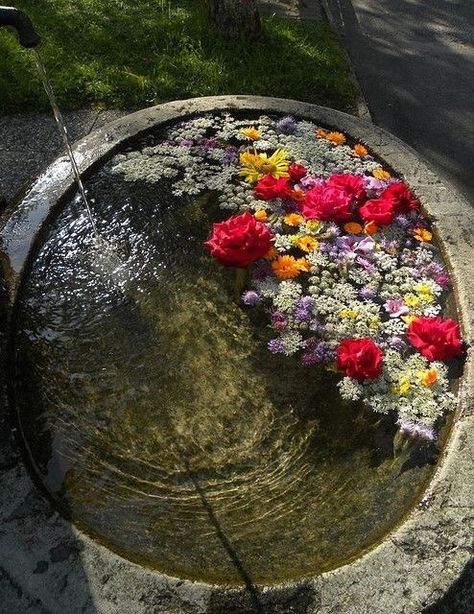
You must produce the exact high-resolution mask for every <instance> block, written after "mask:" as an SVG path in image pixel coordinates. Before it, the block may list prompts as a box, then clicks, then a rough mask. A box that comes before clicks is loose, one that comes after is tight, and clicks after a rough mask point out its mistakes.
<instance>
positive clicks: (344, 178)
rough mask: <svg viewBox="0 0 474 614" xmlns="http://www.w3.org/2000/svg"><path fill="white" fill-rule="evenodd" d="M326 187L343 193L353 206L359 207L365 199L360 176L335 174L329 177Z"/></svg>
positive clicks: (362, 181) (365, 195)
mask: <svg viewBox="0 0 474 614" xmlns="http://www.w3.org/2000/svg"><path fill="white" fill-rule="evenodd" d="M328 185H329V186H331V187H333V188H336V189H338V190H340V191H341V192H343V193H344V194H345V195H346V196H348V197H349V198H350V199H351V202H352V203H353V204H358V205H360V204H362V202H364V201H365V200H366V199H367V194H366V192H365V183H364V180H363V179H362V177H361V176H360V175H352V174H351V173H336V174H334V175H331V177H329V179H328Z"/></svg>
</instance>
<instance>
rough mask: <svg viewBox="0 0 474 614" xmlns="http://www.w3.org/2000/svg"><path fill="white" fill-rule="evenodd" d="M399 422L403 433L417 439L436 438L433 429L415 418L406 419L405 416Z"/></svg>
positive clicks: (431, 439) (432, 439)
mask: <svg viewBox="0 0 474 614" xmlns="http://www.w3.org/2000/svg"><path fill="white" fill-rule="evenodd" d="M397 424H398V425H399V427H400V431H401V432H402V433H404V434H405V435H409V436H410V437H414V438H415V439H425V440H426V441H434V440H435V439H436V436H435V433H434V431H433V429H432V428H430V427H428V426H425V425H424V424H418V423H416V422H414V421H413V420H404V419H403V418H400V420H398V423H397Z"/></svg>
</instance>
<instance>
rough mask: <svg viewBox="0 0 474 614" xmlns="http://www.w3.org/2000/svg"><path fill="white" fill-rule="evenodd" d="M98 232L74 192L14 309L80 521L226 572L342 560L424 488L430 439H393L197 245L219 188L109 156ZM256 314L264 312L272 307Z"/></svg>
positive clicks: (19, 358) (91, 185)
mask: <svg viewBox="0 0 474 614" xmlns="http://www.w3.org/2000/svg"><path fill="white" fill-rule="evenodd" d="M87 188H88V190H89V193H90V194H92V195H93V197H94V200H93V202H92V203H91V206H92V207H93V212H94V217H95V219H96V220H97V224H98V231H99V234H100V235H101V236H104V237H105V238H106V239H108V241H110V242H111V243H113V244H116V245H118V246H119V249H118V250H117V253H116V254H114V257H113V258H110V254H109V255H108V256H107V257H106V258H104V259H103V260H101V259H100V258H99V259H98V258H97V252H98V253H99V254H100V253H102V251H103V250H101V247H100V246H99V247H98V248H97V247H94V239H93V238H91V228H90V224H89V223H88V219H87V212H86V211H84V208H83V206H82V204H81V203H80V202H79V201H77V200H72V201H71V202H69V203H68V204H67V205H66V206H65V208H64V210H63V212H62V213H61V214H60V215H59V217H58V218H57V219H56V221H55V222H54V223H53V224H52V225H51V228H50V230H49V235H48V238H47V240H46V241H45V243H44V245H43V247H42V248H41V249H40V251H39V253H38V255H37V258H36V259H35V261H34V263H33V265H32V270H31V273H30V275H29V277H28V279H27V280H26V282H25V284H24V286H23V289H22V293H21V297H20V304H19V308H18V313H17V316H18V317H17V344H16V350H15V361H16V370H17V380H16V389H15V397H16V405H17V410H18V413H19V418H20V423H21V427H22V430H23V433H24V437H25V440H26V442H27V446H28V448H29V453H30V456H31V459H32V463H33V465H34V468H35V471H36V472H37V474H38V475H39V476H40V478H41V480H42V481H43V483H44V484H45V486H46V488H47V489H48V491H49V492H50V494H51V495H52V497H53V498H54V500H55V501H56V503H57V505H58V506H60V508H61V509H62V510H63V511H64V512H66V513H67V514H68V515H70V516H71V517H72V519H73V520H74V521H75V522H76V523H77V524H78V525H79V526H80V527H81V528H83V529H84V530H86V531H87V532H89V533H90V534H92V535H93V536H95V537H96V538H97V539H99V540H100V541H101V542H102V543H104V544H106V545H108V546H109V547H110V548H112V549H114V550H115V551H117V552H119V553H120V554H122V555H124V556H126V557H129V558H130V559H132V560H134V561H138V562H140V563H143V564H146V565H149V566H152V567H154V568H157V569H159V570H160V571H163V572H165V573H168V574H171V575H177V576H181V577H186V578H192V579H197V580H204V581H208V582H216V583H231V584H240V583H243V582H244V579H245V576H246V575H247V576H248V577H250V578H251V580H252V581H254V582H259V583H260V582H261V583H277V582H281V581H284V580H291V579H296V578H300V577H302V576H305V575H311V574H315V573H318V572H321V571H324V570H327V569H330V568H333V567H335V566H338V565H341V564H343V563H345V562H347V561H349V560H350V559H351V558H353V557H355V556H357V555H359V554H360V553H361V552H362V551H364V550H365V549H367V548H369V547H370V546H372V545H374V544H375V543H376V542H377V541H378V540H380V539H381V538H382V537H383V536H384V535H386V533H387V532H388V531H390V530H391V529H392V528H393V527H394V526H395V525H396V524H397V523H398V522H400V520H401V519H402V518H403V516H404V515H405V514H406V512H407V511H408V510H409V509H410V508H411V507H412V506H413V505H414V504H415V502H416V501H417V498H418V497H419V494H420V489H421V488H422V487H423V485H424V484H425V483H426V480H427V478H429V476H430V475H431V472H432V465H431V464H430V463H429V462H428V461H429V460H430V459H429V457H428V453H427V451H426V450H421V451H419V452H418V453H417V454H416V455H415V456H414V457H411V458H407V456H406V455H402V456H400V457H399V458H397V459H394V457H393V436H394V433H395V427H394V426H393V424H392V422H393V420H392V418H390V417H389V418H388V419H385V418H381V417H380V416H376V415H374V414H372V413H370V412H364V410H363V408H362V407H361V406H360V405H358V404H344V403H342V402H341V401H340V399H339V395H338V392H337V389H336V387H335V381H336V380H335V379H334V381H333V380H332V379H331V377H329V376H328V375H327V374H326V375H324V376H322V375H321V373H320V372H319V371H318V370H317V369H315V368H303V367H302V366H301V365H300V364H299V362H298V360H297V359H294V360H293V359H291V358H287V357H281V356H275V355H272V354H270V353H269V352H268V350H267V349H266V344H267V341H268V339H269V337H270V334H271V331H270V330H269V329H268V328H267V327H266V319H265V317H264V316H258V314H257V315H256V313H255V312H251V311H249V310H246V309H245V308H242V307H241V306H238V305H236V304H235V302H234V299H233V290H232V289H233V277H232V275H233V273H232V271H230V270H223V269H222V268H220V267H218V266H216V264H215V262H214V261H213V260H212V259H211V258H210V257H209V256H208V254H207V253H206V252H205V251H204V250H203V247H202V243H203V241H204V240H205V239H206V238H207V235H208V233H209V229H210V226H211V224H212V222H213V221H215V219H216V218H217V216H219V212H218V209H217V205H216V204H215V202H214V198H213V197H212V195H211V196H210V197H202V198H199V199H194V200H187V201H186V200H183V201H181V202H178V201H177V200H176V199H173V198H172V197H170V196H169V191H168V190H167V189H166V185H163V186H161V187H160V186H157V185H146V184H143V183H126V182H123V181H121V179H120V177H118V176H117V175H110V174H109V172H108V171H107V168H106V169H105V170H102V171H101V172H99V173H98V174H97V175H95V176H94V177H93V178H92V179H91V180H89V182H88V183H87ZM259 318H261V319H259Z"/></svg>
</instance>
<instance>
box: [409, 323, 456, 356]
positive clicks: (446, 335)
mask: <svg viewBox="0 0 474 614" xmlns="http://www.w3.org/2000/svg"><path fill="white" fill-rule="evenodd" d="M407 337H408V341H409V342H410V343H411V345H412V346H413V347H415V348H416V349H417V350H419V352H420V354H422V355H423V356H425V358H428V360H451V358H455V357H456V356H460V355H461V354H462V352H463V344H462V339H461V332H460V330H459V324H458V323H457V322H455V321H454V320H451V319H450V318H442V317H439V316H438V317H429V316H422V317H420V318H416V320H413V322H412V323H411V324H410V326H409V327H408V333H407Z"/></svg>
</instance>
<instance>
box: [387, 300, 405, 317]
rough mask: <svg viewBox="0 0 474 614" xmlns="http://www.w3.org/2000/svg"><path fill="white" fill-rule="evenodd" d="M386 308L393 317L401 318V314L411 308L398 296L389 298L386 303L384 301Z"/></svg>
mask: <svg viewBox="0 0 474 614" xmlns="http://www.w3.org/2000/svg"><path fill="white" fill-rule="evenodd" d="M384 309H385V311H386V312H387V313H388V314H389V315H390V317H391V318H399V317H400V316H402V315H405V314H406V313H408V312H409V309H408V307H407V306H406V305H405V303H404V302H403V300H402V299H398V298H396V299H392V298H391V299H389V300H388V301H387V302H386V303H384Z"/></svg>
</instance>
